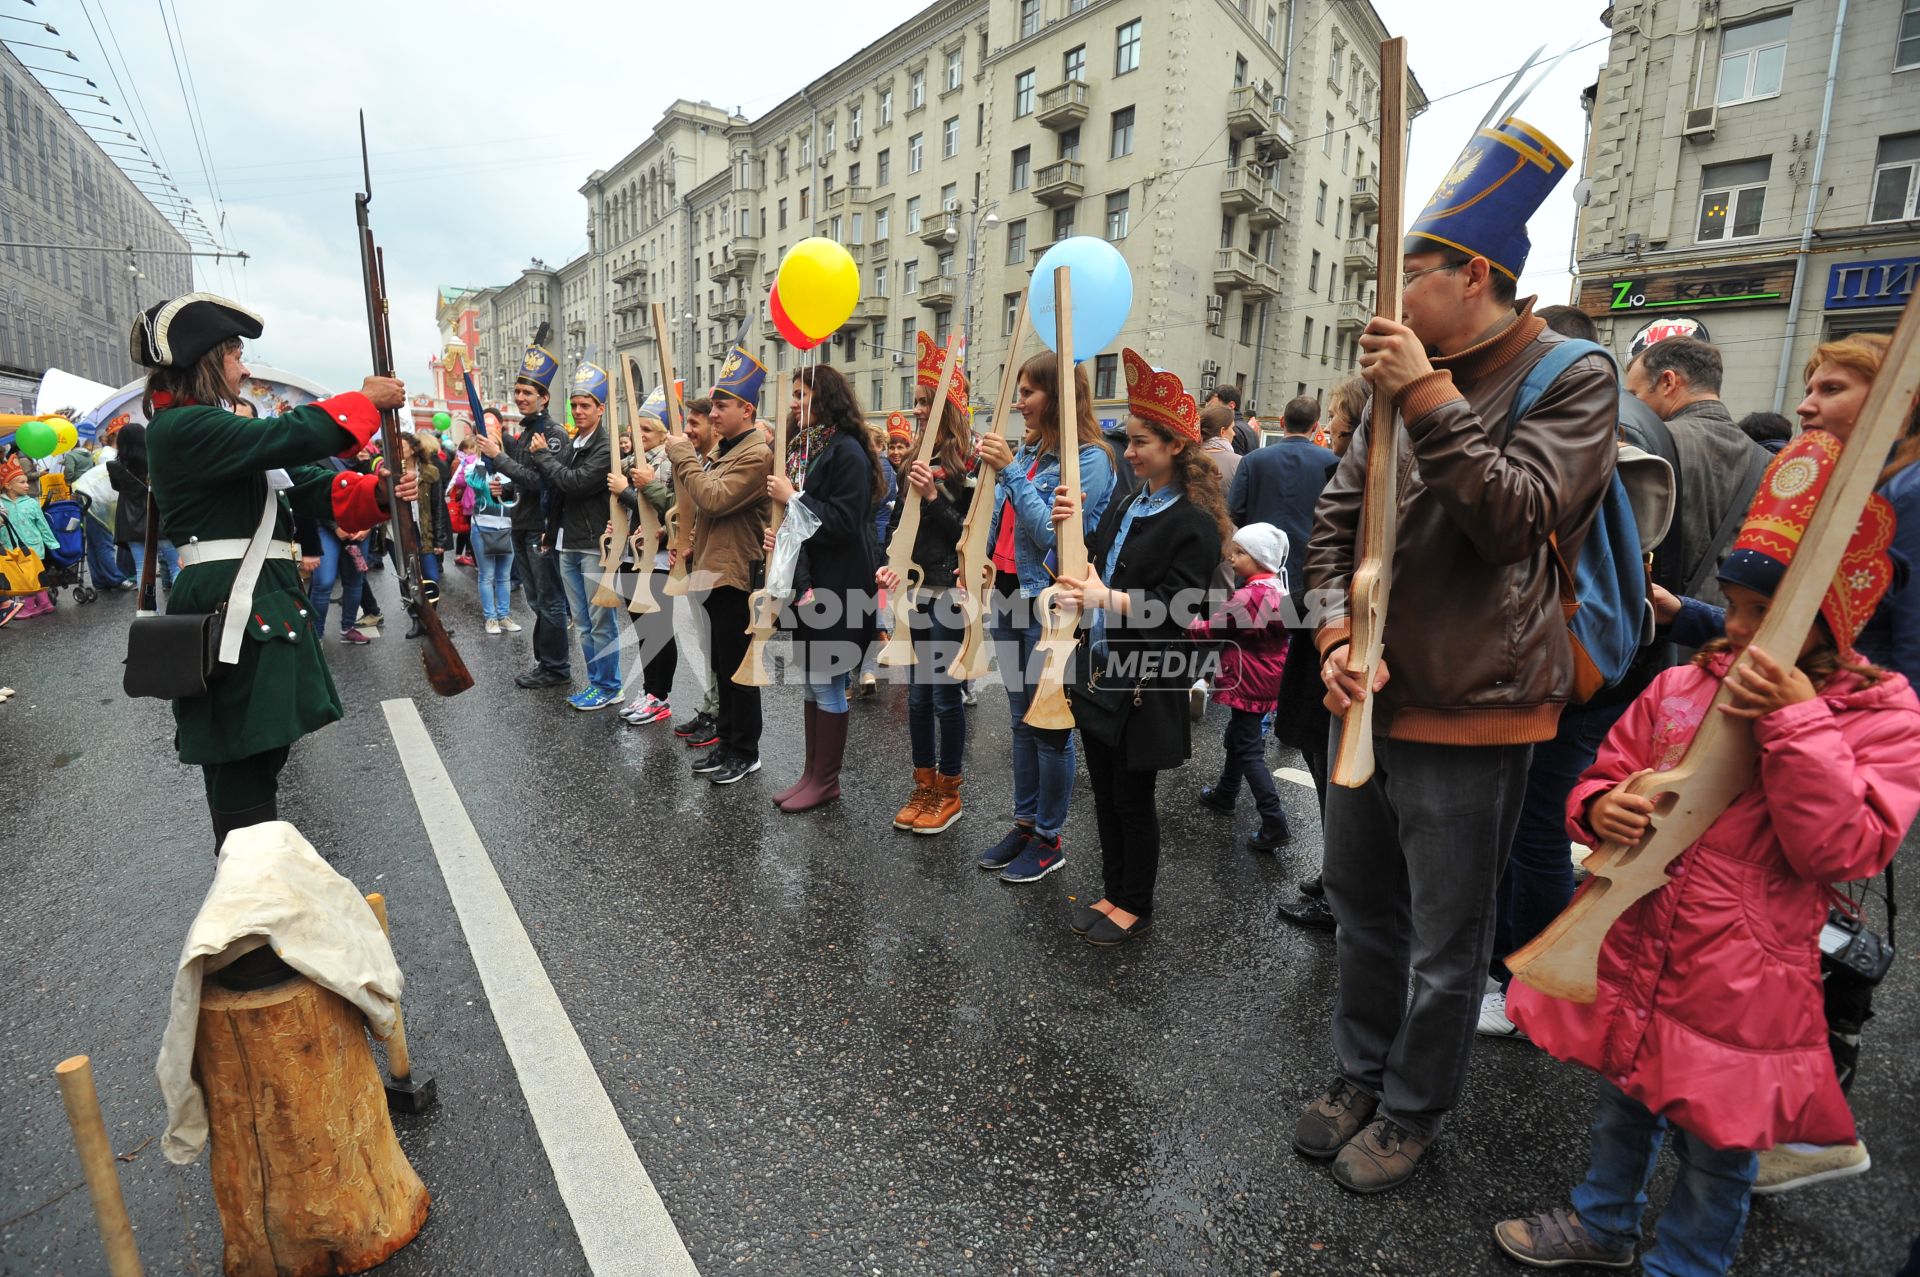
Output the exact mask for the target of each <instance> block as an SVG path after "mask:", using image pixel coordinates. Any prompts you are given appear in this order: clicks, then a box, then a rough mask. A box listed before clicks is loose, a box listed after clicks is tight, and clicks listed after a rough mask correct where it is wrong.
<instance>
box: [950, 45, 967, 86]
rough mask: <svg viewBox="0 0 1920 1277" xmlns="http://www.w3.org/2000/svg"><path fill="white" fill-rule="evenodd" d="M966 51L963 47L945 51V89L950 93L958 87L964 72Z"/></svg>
mask: <svg viewBox="0 0 1920 1277" xmlns="http://www.w3.org/2000/svg"><path fill="white" fill-rule="evenodd" d="M965 61H966V53H965V50H963V49H952V50H949V51H948V53H947V91H948V92H949V93H951V92H952V91H953V90H955V89H957V88H959V87H960V80H961V77H962V76H963V74H964V72H965V66H964V64H965Z"/></svg>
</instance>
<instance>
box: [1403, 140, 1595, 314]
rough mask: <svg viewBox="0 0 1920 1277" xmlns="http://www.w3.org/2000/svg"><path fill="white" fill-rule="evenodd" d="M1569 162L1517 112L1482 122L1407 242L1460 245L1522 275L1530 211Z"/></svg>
mask: <svg viewBox="0 0 1920 1277" xmlns="http://www.w3.org/2000/svg"><path fill="white" fill-rule="evenodd" d="M1572 166H1573V161H1572V160H1571V159H1570V158H1568V156H1567V153H1566V152H1565V151H1563V150H1561V149H1560V148H1559V147H1557V146H1555V145H1554V144H1553V142H1552V140H1551V139H1549V138H1548V137H1547V136H1546V135H1545V134H1543V133H1541V132H1540V131H1539V130H1537V129H1535V128H1534V127H1533V126H1532V125H1530V124H1527V123H1526V122H1524V121H1522V120H1519V119H1516V118H1515V117H1513V116H1508V117H1507V118H1506V119H1504V120H1502V121H1501V122H1500V123H1499V124H1498V125H1497V126H1496V127H1494V128H1489V129H1481V130H1480V131H1479V132H1478V133H1476V134H1474V136H1473V139H1472V140H1471V141H1470V142H1468V143H1467V149H1466V150H1464V151H1462V152H1461V153H1460V158H1459V159H1458V160H1456V161H1454V165H1453V168H1452V169H1451V170H1450V171H1449V172H1448V173H1447V175H1446V177H1445V178H1443V179H1441V182H1440V186H1439V189H1437V190H1435V191H1434V193H1433V198H1432V199H1430V200H1428V201H1427V206H1426V208H1425V209H1423V210H1421V213H1420V216H1419V217H1418V218H1417V219H1415V221H1414V223H1413V225H1412V226H1410V227H1408V228H1407V238H1406V242H1405V244H1404V245H1403V246H1402V247H1403V250H1404V251H1405V252H1406V253H1407V254H1408V255H1409V256H1411V255H1412V254H1414V253H1431V252H1433V251H1434V250H1435V249H1436V248H1454V249H1458V250H1460V251H1461V252H1463V253H1466V254H1468V255H1469V256H1472V257H1484V258H1486V259H1487V260H1488V261H1490V262H1492V263H1493V265H1494V267H1495V268H1496V269H1497V270H1499V271H1500V272H1501V273H1502V274H1504V275H1508V276H1511V277H1512V278H1514V279H1516V280H1517V279H1519V278H1520V272H1521V271H1522V270H1523V269H1525V267H1526V264H1527V252H1528V250H1529V249H1530V248H1531V247H1532V245H1531V244H1530V243H1529V242H1528V240H1527V219H1528V218H1529V217H1532V216H1533V214H1534V210H1535V209H1537V208H1539V207H1540V205H1541V204H1543V203H1545V202H1546V198H1547V194H1548V192H1550V191H1552V190H1553V188H1554V187H1555V186H1556V185H1558V183H1559V181H1560V179H1561V178H1562V177H1565V176H1566V173H1567V170H1568V169H1569V168H1571V167H1572Z"/></svg>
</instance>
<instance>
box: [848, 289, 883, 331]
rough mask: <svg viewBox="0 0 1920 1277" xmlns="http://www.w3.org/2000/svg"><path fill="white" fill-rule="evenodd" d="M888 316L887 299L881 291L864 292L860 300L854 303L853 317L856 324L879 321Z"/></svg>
mask: <svg viewBox="0 0 1920 1277" xmlns="http://www.w3.org/2000/svg"><path fill="white" fill-rule="evenodd" d="M886 317H887V299H886V298H885V297H884V296H882V295H881V294H879V293H862V294H861V295H860V300H859V301H858V302H856V303H854V307H853V319H852V321H851V322H853V323H856V324H874V323H879V322H881V321H882V320H884V319H886Z"/></svg>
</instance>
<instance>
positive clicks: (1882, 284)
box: [1827, 257, 1920, 310]
mask: <svg viewBox="0 0 1920 1277" xmlns="http://www.w3.org/2000/svg"><path fill="white" fill-rule="evenodd" d="M1916 283H1920V257H1883V258H1880V259H1878V260H1877V261H1871V262H1836V263H1835V264H1833V265H1832V266H1829V267H1828V268H1827V309H1828V310H1859V309H1863V308H1865V307H1869V306H1904V305H1906V304H1907V298H1909V297H1911V296H1913V286H1914V285H1915V284H1916Z"/></svg>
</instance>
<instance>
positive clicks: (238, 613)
mask: <svg viewBox="0 0 1920 1277" xmlns="http://www.w3.org/2000/svg"><path fill="white" fill-rule="evenodd" d="M262 327H263V325H262V322H261V319H260V317H259V316H258V315H256V314H254V313H253V312H251V311H249V310H247V309H245V308H244V307H242V306H239V305H237V304H236V303H234V302H231V301H228V300H226V299H225V298H222V297H217V296H214V295H213V294H211V293H189V294H187V295H186V296H184V297H176V298H174V299H172V300H171V301H165V302H161V303H160V304H158V305H156V306H153V307H151V308H149V309H148V310H147V311H146V313H145V314H143V315H142V316H141V317H140V318H139V319H138V320H136V321H135V322H134V326H133V332H132V337H131V353H132V356H133V359H134V362H136V363H138V364H141V365H142V366H144V367H146V368H148V369H149V370H150V372H149V375H148V378H147V393H146V404H145V407H146V411H147V414H148V418H149V424H148V426H147V458H148V469H149V476H150V479H151V490H150V491H151V500H152V503H153V504H155V505H157V507H158V511H159V514H158V518H159V525H160V538H164V539H165V540H168V541H171V542H172V543H173V544H174V545H176V546H178V547H179V558H180V574H179V576H177V577H176V578H175V580H174V585H173V589H172V591H171V592H170V593H169V594H168V596H167V612H168V614H169V615H189V614H204V613H210V612H216V611H219V610H220V609H222V608H224V609H225V611H224V615H223V619H221V620H220V621H219V622H217V623H216V625H217V629H218V641H219V644H220V654H219V662H220V664H219V667H218V671H217V672H216V674H215V676H214V678H213V679H211V680H210V684H209V689H208V691H207V694H206V695H204V696H193V697H183V698H180V699H178V700H175V701H174V702H173V713H174V722H175V724H176V728H177V730H176V732H175V735H174V745H175V748H176V749H177V750H178V751H179V755H180V761H181V762H183V763H192V764H196V765H198V766H199V767H200V769H201V774H202V777H203V779H204V781H205V784H206V791H207V809H208V811H209V813H210V814H211V816H212V820H213V833H214V848H215V850H216V851H218V849H219V847H220V844H221V843H222V842H223V841H224V839H225V837H226V835H227V834H228V833H230V832H231V831H233V830H235V829H240V828H243V827H245V826H248V825H254V824H258V823H260V822H262V821H268V820H276V819H278V818H279V808H278V794H279V776H280V769H281V768H282V767H284V766H285V765H286V761H287V754H288V750H289V749H290V748H291V747H292V745H293V743H294V742H295V741H296V740H298V739H300V737H302V736H304V735H306V734H307V733H308V732H312V731H316V730H318V729H319V728H322V727H325V726H326V725H327V724H328V723H331V722H334V721H336V720H338V719H340V718H342V717H343V716H344V713H345V711H344V710H343V709H342V708H341V705H340V695H339V693H338V692H337V691H336V690H335V689H334V685H333V678H332V675H331V674H329V673H328V671H327V661H326V657H325V656H324V655H323V654H322V653H321V651H320V636H319V634H317V633H316V632H315V630H314V627H313V626H312V625H311V624H309V623H308V619H307V613H308V602H307V599H306V596H305V593H304V592H303V591H302V590H301V588H300V573H299V568H298V564H297V558H296V556H297V551H296V549H295V547H294V545H293V520H294V516H295V515H305V516H308V517H311V518H324V519H328V520H330V521H332V522H333V523H335V524H337V525H338V526H339V527H341V528H343V529H346V530H347V531H350V532H352V531H359V530H361V529H364V528H369V527H372V526H373V525H374V524H376V523H378V522H380V520H382V519H383V518H385V517H386V510H385V501H386V496H385V493H384V492H383V488H384V482H383V479H382V477H381V476H379V475H377V474H355V473H351V472H347V473H341V472H336V471H335V470H334V469H332V468H331V467H328V466H324V465H320V464H317V463H319V462H322V461H324V460H326V459H327V458H329V457H334V456H342V457H351V456H353V455H354V454H355V453H357V452H358V451H360V449H362V448H364V447H366V446H367V442H368V440H370V439H371V438H372V437H373V436H374V434H375V433H376V432H377V431H378V430H379V429H380V412H381V410H382V409H393V408H399V407H400V406H401V405H402V404H404V403H405V402H406V391H405V389H404V388H403V387H402V386H401V384H400V382H399V381H397V380H396V379H394V378H391V377H368V378H367V379H366V380H365V382H364V383H363V384H362V385H361V387H360V389H359V390H358V391H351V392H348V393H346V394H341V395H335V396H333V397H331V398H329V399H323V400H321V401H319V402H318V403H314V404H309V405H308V406H306V407H304V408H293V409H290V410H289V411H287V412H285V413H282V414H281V415H279V416H277V417H275V418H273V419H272V420H271V421H257V420H255V419H253V418H250V417H243V416H239V415H237V414H235V413H233V412H231V411H230V410H229V406H230V405H231V404H233V403H234V402H235V401H236V400H237V398H238V395H239V387H240V385H241V383H242V382H243V381H244V380H245V379H246V378H247V377H248V376H249V375H250V374H249V373H248V371H247V367H246V364H245V363H244V362H243V361H242V359H241V345H240V344H241V340H242V339H243V338H244V339H250V338H254V337H258V336H259V335H260V333H261V330H262ZM394 491H395V495H396V498H397V499H399V500H402V501H411V500H413V499H415V497H416V496H417V495H418V492H417V489H416V485H415V483H414V482H413V480H412V478H411V477H410V476H408V477H404V478H402V479H401V480H400V481H399V482H398V484H397V485H396V487H395V489H394ZM157 539H159V538H154V537H148V538H147V540H148V543H149V546H150V547H151V545H152V544H153V543H154V542H155V541H156V540H157Z"/></svg>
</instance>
